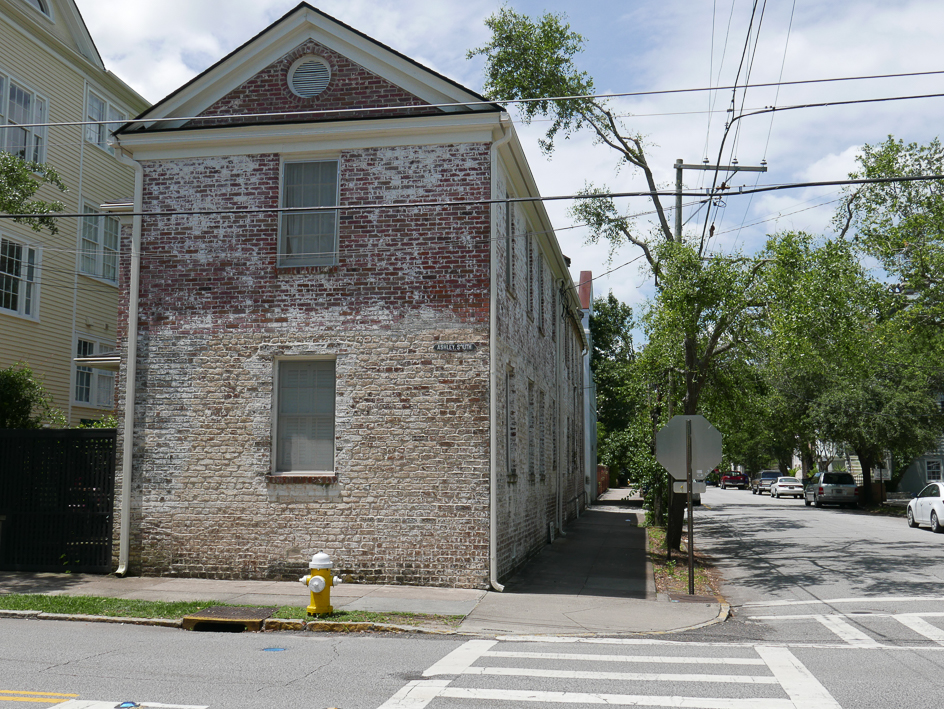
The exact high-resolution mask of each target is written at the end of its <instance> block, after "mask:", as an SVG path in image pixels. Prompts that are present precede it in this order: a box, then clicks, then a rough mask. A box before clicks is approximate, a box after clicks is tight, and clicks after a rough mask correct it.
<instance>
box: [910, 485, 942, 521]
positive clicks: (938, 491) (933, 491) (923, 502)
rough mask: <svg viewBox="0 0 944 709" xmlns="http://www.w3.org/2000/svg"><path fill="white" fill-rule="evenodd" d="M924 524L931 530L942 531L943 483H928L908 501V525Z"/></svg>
mask: <svg viewBox="0 0 944 709" xmlns="http://www.w3.org/2000/svg"><path fill="white" fill-rule="evenodd" d="M919 524H926V525H928V526H930V527H931V531H932V532H935V533H938V532H941V531H944V526H942V524H944V485H942V484H941V483H929V484H928V486H927V487H925V488H924V489H923V490H922V491H921V492H919V493H918V494H917V496H916V497H913V498H911V500H909V501H908V526H909V527H917V526H918V525H919Z"/></svg>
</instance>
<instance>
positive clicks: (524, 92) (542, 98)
mask: <svg viewBox="0 0 944 709" xmlns="http://www.w3.org/2000/svg"><path fill="white" fill-rule="evenodd" d="M486 25H487V26H488V27H489V29H491V31H492V37H491V41H490V42H489V43H488V44H486V45H485V46H483V47H479V48H477V49H473V50H471V51H470V52H469V54H468V56H469V58H472V57H475V56H484V57H485V76H486V78H485V85H484V91H485V94H486V95H487V96H488V97H489V98H490V99H494V100H497V101H510V100H518V99H529V100H528V101H526V102H524V103H521V104H519V106H520V109H519V110H520V113H521V116H522V118H523V120H524V121H525V122H530V121H531V120H533V119H534V118H535V117H538V116H541V117H544V118H547V119H549V120H550V127H549V128H548V130H547V132H546V133H545V136H544V138H543V140H542V141H541V148H542V150H543V151H544V152H545V154H551V153H552V152H553V150H554V141H555V139H556V138H557V137H558V136H559V135H563V136H564V137H565V138H566V137H569V136H570V135H572V134H574V133H575V132H577V131H580V130H585V129H586V130H589V131H590V132H591V134H592V135H593V136H594V138H595V140H596V142H597V144H601V145H605V146H607V147H608V148H610V149H611V150H613V151H615V155H616V161H617V167H624V166H629V167H630V168H632V169H636V170H638V171H640V172H641V173H642V174H643V176H644V178H645V180H646V184H647V185H648V187H649V191H650V196H651V200H652V203H653V206H654V208H655V215H656V218H655V222H656V223H655V225H654V226H653V227H652V230H651V233H650V234H648V235H647V234H645V233H643V232H642V231H641V229H640V226H639V225H638V224H637V223H636V222H635V221H634V220H633V219H631V218H628V217H626V216H624V215H622V214H620V212H619V210H618V209H617V208H616V205H615V204H614V203H613V200H612V199H611V198H608V197H605V196H603V195H605V194H606V193H607V192H608V190H607V188H606V187H605V186H603V187H596V186H594V185H592V184H587V185H586V186H585V188H584V190H583V191H582V194H583V195H585V196H586V198H585V199H583V200H580V201H579V202H577V203H576V204H575V206H574V207H573V208H572V210H571V214H572V215H573V216H574V217H575V218H577V219H579V220H580V221H583V222H585V223H587V224H589V225H590V229H591V236H590V241H591V242H598V241H600V240H605V241H607V242H609V244H610V249H611V254H612V253H613V252H615V251H616V250H617V249H619V248H621V247H624V246H630V247H633V248H636V249H639V250H640V251H641V253H642V256H644V257H645V260H646V264H647V265H648V268H649V270H650V271H651V273H652V275H653V277H654V278H655V282H656V286H657V292H658V295H657V298H656V305H657V309H658V308H662V307H664V308H666V313H665V314H664V315H659V316H654V317H651V318H650V325H651V326H652V330H653V332H655V331H658V332H659V333H660V334H661V335H664V337H663V338H662V339H661V341H660V343H659V347H660V348H661V349H662V350H663V351H664V352H665V355H666V360H667V361H670V362H673V363H674V365H673V366H675V367H677V369H678V371H679V374H680V377H681V381H682V383H683V386H684V387H685V396H684V399H683V400H684V410H685V413H696V411H697V408H698V399H699V395H700V393H701V389H702V387H703V386H704V383H705V382H706V381H707V380H708V378H709V376H710V370H711V368H712V367H713V366H714V364H715V361H716V359H717V358H718V357H719V356H721V355H722V354H723V353H724V352H726V351H728V350H730V349H731V348H732V347H733V346H734V344H735V343H736V342H737V341H738V339H739V336H738V334H737V332H736V330H737V328H738V324H739V322H740V321H741V320H742V319H743V318H742V316H743V314H744V313H745V312H746V309H747V301H744V302H743V303H737V301H738V298H739V297H740V296H738V295H734V294H732V295H731V296H730V297H728V296H727V295H722V294H721V293H720V291H719V290H718V289H716V288H713V287H712V288H710V289H709V291H710V295H709V296H708V297H707V300H705V299H703V298H702V297H701V287H702V286H705V285H710V283H711V280H712V279H713V278H715V277H721V278H722V281H723V282H725V283H726V284H736V285H738V286H740V287H746V286H748V285H749V284H750V282H751V281H752V280H753V279H754V277H756V275H757V268H754V267H753V266H752V265H751V264H750V263H748V261H749V260H748V259H735V260H733V261H730V262H729V263H728V264H727V265H724V264H722V263H721V261H719V260H717V259H712V260H709V261H708V262H704V261H703V260H702V258H703V256H704V242H700V243H699V244H698V245H697V247H696V246H691V245H689V244H687V243H685V240H684V239H683V236H682V235H681V234H675V233H674V232H673V230H672V228H671V227H670V226H669V222H668V218H667V217H666V210H665V209H664V207H663V205H662V202H661V200H660V198H659V195H658V185H657V184H656V181H655V177H654V175H653V173H652V170H651V168H650V166H649V162H648V159H647V156H646V150H645V142H644V139H643V136H642V135H641V134H639V133H634V132H631V131H629V130H627V129H626V128H625V127H624V126H623V125H622V124H621V123H620V121H619V120H618V118H617V117H616V115H615V113H614V112H613V111H612V110H611V109H610V108H609V106H608V105H607V103H606V101H603V100H599V99H596V98H592V96H593V94H594V85H593V80H592V78H591V77H590V76H589V75H588V74H587V73H586V72H584V71H581V70H579V69H578V68H577V66H576V64H575V63H574V56H575V55H576V54H578V53H579V52H580V51H582V49H583V42H584V39H583V37H581V36H580V35H579V34H577V33H576V32H573V31H572V30H571V29H570V25H568V24H567V23H566V21H565V18H564V16H562V15H554V14H545V15H543V16H542V17H541V18H540V19H538V20H537V21H535V20H531V19H530V18H528V17H527V16H525V15H521V14H518V13H516V12H515V11H514V10H512V9H510V8H507V7H505V8H502V9H501V10H500V11H499V12H498V13H496V14H494V15H492V16H491V17H489V18H488V19H487V20H486ZM557 97H571V98H568V99H567V100H556V99H557ZM535 99H536V100H535ZM696 284H697V285H696ZM719 305H722V306H725V307H727V306H729V305H730V306H733V307H732V308H730V309H725V310H724V312H718V311H717V310H716V308H717V306H719ZM672 327H677V328H679V329H676V330H675V331H672V329H671V328H672ZM670 350H671V351H670ZM683 509H684V498H683V496H681V495H673V502H672V505H671V508H670V515H669V524H668V530H667V543H668V544H669V546H670V548H672V545H673V544H674V545H675V547H674V548H678V544H679V543H680V541H681V532H682V524H683V514H682V511H683Z"/></svg>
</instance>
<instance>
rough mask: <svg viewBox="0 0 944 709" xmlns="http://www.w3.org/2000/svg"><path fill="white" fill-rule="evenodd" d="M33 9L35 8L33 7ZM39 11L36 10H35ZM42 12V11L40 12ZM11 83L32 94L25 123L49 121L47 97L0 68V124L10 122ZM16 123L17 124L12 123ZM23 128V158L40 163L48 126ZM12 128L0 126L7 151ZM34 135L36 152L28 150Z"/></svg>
mask: <svg viewBox="0 0 944 709" xmlns="http://www.w3.org/2000/svg"><path fill="white" fill-rule="evenodd" d="M33 9H34V10H35V8H33ZM36 11H37V12H39V11H38V10H36ZM40 14H42V13H40ZM11 83H13V84H16V85H17V86H19V87H20V88H21V89H23V90H24V91H26V92H27V93H28V94H30V95H31V96H32V102H31V103H32V105H31V115H30V116H29V120H27V121H25V123H43V122H47V121H49V112H50V103H49V99H48V98H47V97H46V96H45V95H44V94H42V93H40V92H39V91H36V90H35V89H33V88H32V87H31V86H30V84H29V82H27V81H21V80H20V79H19V78H18V77H16V76H14V75H12V74H11V73H10V72H8V71H6V70H4V69H2V68H0V126H8V125H11V124H10V85H11ZM39 101H42V102H43V103H44V104H45V107H46V109H45V110H46V115H45V116H40V115H39V114H38V113H37V111H38V104H39ZM13 125H17V124H13ZM23 130H25V131H26V133H27V155H26V156H25V158H24V159H25V160H26V161H27V162H34V161H35V162H38V163H42V162H45V161H46V151H47V148H48V144H49V141H48V133H49V131H48V127H47V126H35V127H32V128H24V129H23ZM13 132H14V131H13V130H12V129H10V128H5V127H4V128H0V150H5V151H7V152H12V151H11V150H10V147H11V146H10V143H9V141H10V138H9V136H10V135H12V134H13ZM35 136H39V138H40V140H41V141H42V142H41V145H40V149H39V152H38V154H36V153H35V151H32V150H30V147H31V145H32V144H33V143H34V138H35Z"/></svg>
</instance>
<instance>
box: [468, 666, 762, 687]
mask: <svg viewBox="0 0 944 709" xmlns="http://www.w3.org/2000/svg"><path fill="white" fill-rule="evenodd" d="M462 674H464V675H498V676H502V677H550V678H554V679H615V680H621V681H625V682H723V683H728V682H730V683H733V684H777V680H776V679H774V678H773V677H754V676H752V675H702V674H694V675H685V674H673V673H654V672H593V671H586V672H575V671H570V670H537V669H523V668H517V667H470V668H468V669H467V670H465V671H464V672H463V673H462Z"/></svg>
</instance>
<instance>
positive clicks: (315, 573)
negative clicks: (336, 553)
mask: <svg viewBox="0 0 944 709" xmlns="http://www.w3.org/2000/svg"><path fill="white" fill-rule="evenodd" d="M333 566H334V564H332V563H331V557H330V556H328V555H327V554H325V553H324V552H323V551H319V552H318V553H317V554H315V555H314V556H313V557H311V563H310V564H308V569H309V572H308V576H302V577H301V578H300V579H298V580H299V582H301V583H303V584H305V585H306V586H308V590H309V591H310V592H311V605H309V606H308V608H307V609H306V610H307V611H308V615H325V614H327V613H331V612H333V611H334V608H332V607H331V587H332V586H337V585H339V584H340V583H341V578H340V577H339V576H332V575H331V568H332V567H333Z"/></svg>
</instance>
